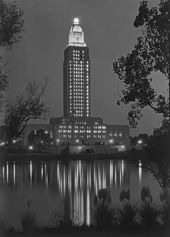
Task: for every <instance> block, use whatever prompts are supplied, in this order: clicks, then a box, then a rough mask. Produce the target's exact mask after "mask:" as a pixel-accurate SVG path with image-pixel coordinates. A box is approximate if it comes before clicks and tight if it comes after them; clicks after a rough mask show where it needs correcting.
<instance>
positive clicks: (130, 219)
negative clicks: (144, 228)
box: [117, 201, 137, 228]
mask: <svg viewBox="0 0 170 237" xmlns="http://www.w3.org/2000/svg"><path fill="white" fill-rule="evenodd" d="M136 219H137V209H136V207H135V206H134V205H132V204H131V203H129V201H124V203H123V207H122V208H120V209H119V210H118V215H117V224H118V225H120V226H121V227H123V228H132V227H135V226H136V225H137V220H136Z"/></svg>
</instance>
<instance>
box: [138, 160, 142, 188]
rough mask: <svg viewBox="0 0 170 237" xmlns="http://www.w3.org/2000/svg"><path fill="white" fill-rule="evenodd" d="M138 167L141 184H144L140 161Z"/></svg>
mask: <svg viewBox="0 0 170 237" xmlns="http://www.w3.org/2000/svg"><path fill="white" fill-rule="evenodd" d="M138 167H139V184H141V183H142V162H141V161H140V160H139V164H138Z"/></svg>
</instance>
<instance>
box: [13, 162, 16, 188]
mask: <svg viewBox="0 0 170 237" xmlns="http://www.w3.org/2000/svg"><path fill="white" fill-rule="evenodd" d="M15 169H16V168H15V161H14V162H13V181H14V185H15V182H16V180H15V178H16V170H15Z"/></svg>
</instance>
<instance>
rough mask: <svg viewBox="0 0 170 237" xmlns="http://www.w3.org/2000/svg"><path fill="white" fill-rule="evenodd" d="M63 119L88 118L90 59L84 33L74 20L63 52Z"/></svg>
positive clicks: (76, 20)
mask: <svg viewBox="0 0 170 237" xmlns="http://www.w3.org/2000/svg"><path fill="white" fill-rule="evenodd" d="M63 92H64V93H63V101H64V104H63V105H64V108H63V111H64V117H82V118H86V117H90V59H89V49H88V47H87V46H86V44H85V42H84V32H83V30H82V27H81V26H80V24H79V19H78V18H75V19H74V21H73V25H72V26H71V29H70V33H69V43H68V46H67V47H66V49H65V51H64V63H63Z"/></svg>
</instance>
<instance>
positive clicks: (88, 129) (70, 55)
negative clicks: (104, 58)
mask: <svg viewBox="0 0 170 237" xmlns="http://www.w3.org/2000/svg"><path fill="white" fill-rule="evenodd" d="M90 83H91V78H90V57H89V48H88V47H87V45H86V43H85V40H84V32H83V29H82V27H81V25H80V22H79V19H78V18H74V20H73V24H72V26H71V29H70V32H69V39H68V44H67V46H66V48H65V50H64V62H63V112H64V116H63V117H58V118H50V124H49V129H48V131H49V132H50V138H51V139H52V144H53V145H56V146H61V145H66V146H68V145H69V146H70V147H71V146H75V145H76V146H77V152H83V147H82V146H83V145H110V146H115V148H116V149H117V150H118V151H124V150H126V149H127V148H128V147H129V145H130V139H129V137H130V130H129V126H128V125H106V124H104V123H103V119H102V118H98V117H92V116H91V93H90ZM35 126H36V125H35ZM35 126H34V129H35ZM26 130H27V128H26ZM96 147H97V146H96ZM103 147H104V146H103ZM90 149H91V148H90ZM90 149H88V150H89V151H90ZM113 149H114V148H113ZM103 151H104V152H105V148H104V149H103ZM100 152H101V151H100Z"/></svg>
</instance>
